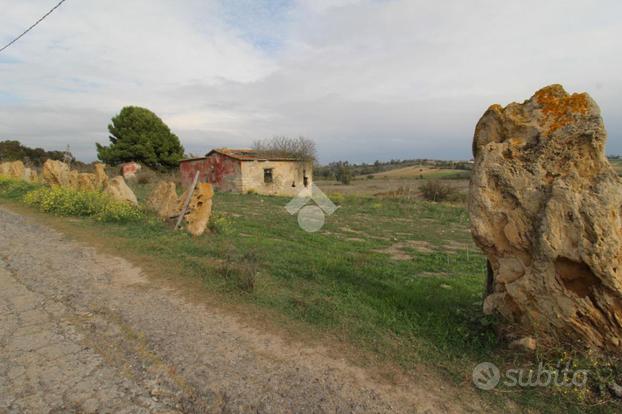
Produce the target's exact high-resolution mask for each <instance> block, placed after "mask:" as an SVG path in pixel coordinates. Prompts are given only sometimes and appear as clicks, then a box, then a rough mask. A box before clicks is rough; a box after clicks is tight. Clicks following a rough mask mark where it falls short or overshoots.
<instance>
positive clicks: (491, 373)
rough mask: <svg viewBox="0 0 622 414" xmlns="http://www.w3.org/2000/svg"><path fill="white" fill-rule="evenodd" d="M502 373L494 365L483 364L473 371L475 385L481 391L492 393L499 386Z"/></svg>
mask: <svg viewBox="0 0 622 414" xmlns="http://www.w3.org/2000/svg"><path fill="white" fill-rule="evenodd" d="M500 379H501V372H500V371H499V368H497V366H496V365H495V364H493V363H490V362H482V363H481V364H478V365H477V366H476V367H475V368H474V369H473V384H475V386H476V387H477V388H479V389H480V390H484V391H490V390H492V389H493V388H495V387H496V386H497V385H498V384H499V380H500Z"/></svg>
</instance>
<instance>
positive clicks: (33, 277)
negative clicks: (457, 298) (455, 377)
mask: <svg viewBox="0 0 622 414" xmlns="http://www.w3.org/2000/svg"><path fill="white" fill-rule="evenodd" d="M148 282H149V279H148V276H147V275H145V274H143V272H141V269H139V268H136V267H134V266H133V265H132V264H131V263H129V262H127V261H126V260H124V259H121V258H117V257H112V256H108V255H103V254H100V253H98V252H96V250H95V249H94V248H91V247H88V246H85V245H82V244H79V243H77V242H74V241H71V240H68V239H67V238H66V237H65V236H63V235H62V234H61V233H59V232H57V231H55V230H52V229H50V228H47V227H44V226H43V225H40V224H37V223H35V221H34V220H33V219H32V218H26V217H22V216H18V215H16V214H14V213H11V212H9V211H8V210H6V209H4V208H0V413H5V412H6V413H22V412H23V413H47V412H52V413H67V412H69V413H71V412H75V413H95V412H98V413H173V412H184V413H204V412H209V413H211V412H223V413H250V412H253V413H304V412H331V413H335V412H338V413H342V412H343V413H348V412H361V413H362V412H416V413H422V412H465V411H473V412H477V411H479V410H481V407H479V406H477V405H473V404H470V407H469V409H467V408H465V404H466V403H465V402H464V400H462V401H460V398H456V397H455V396H454V395H453V391H452V389H450V387H446V388H445V387H443V385H442V384H440V385H439V382H438V381H436V380H435V379H433V378H431V377H429V376H427V375H422V377H421V379H420V380H419V381H418V382H416V383H409V384H403V385H400V386H395V385H387V384H380V383H377V382H374V381H373V380H371V379H370V375H369V373H368V372H366V371H365V370H363V369H360V368H357V367H353V366H350V365H348V364H347V363H346V362H344V360H343V359H338V358H337V356H335V355H332V354H331V350H330V349H323V348H310V347H305V346H304V345H302V344H294V345H291V344H288V343H286V342H285V341H283V340H282V339H281V338H279V337H277V336H275V335H271V334H266V333H262V332H258V331H256V330H255V329H253V328H252V327H249V326H245V325H244V324H243V322H241V321H240V320H238V319H236V317H234V316H232V315H228V314H225V313H224V312H223V311H218V310H215V309H210V308H208V307H207V306H206V305H204V304H197V303H193V302H191V301H188V300H186V299H185V298H184V296H183V294H181V293H179V292H177V291H175V290H173V289H171V288H170V287H166V286H154V283H148Z"/></svg>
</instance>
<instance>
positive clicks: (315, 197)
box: [285, 184, 339, 233]
mask: <svg viewBox="0 0 622 414" xmlns="http://www.w3.org/2000/svg"><path fill="white" fill-rule="evenodd" d="M310 201H313V203H315V204H309V202H310ZM338 208H339V207H337V206H336V205H335V204H334V203H333V202H332V201H330V199H329V198H328V197H327V196H326V194H324V192H323V191H322V190H320V189H319V188H318V187H317V186H316V185H315V184H312V185H311V190H309V189H304V190H302V191H301V192H300V193H298V194H297V195H296V197H294V198H293V199H292V200H291V201H290V202H289V203H287V205H286V206H285V209H286V210H287V212H288V213H289V214H291V215H294V214H296V213H297V214H298V225H299V226H300V228H301V229H303V230H304V231H306V232H309V233H315V232H316V231H318V230H320V229H321V228H322V227H323V226H324V223H325V221H326V216H327V215H329V216H330V215H331V214H333V213H334V212H335V211H336V210H337V209H338Z"/></svg>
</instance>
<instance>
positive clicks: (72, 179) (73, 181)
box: [67, 170, 80, 190]
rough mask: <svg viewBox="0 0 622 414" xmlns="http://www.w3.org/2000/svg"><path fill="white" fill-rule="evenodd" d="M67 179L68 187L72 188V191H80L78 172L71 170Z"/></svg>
mask: <svg viewBox="0 0 622 414" xmlns="http://www.w3.org/2000/svg"><path fill="white" fill-rule="evenodd" d="M67 177H68V182H67V187H69V188H71V189H72V190H79V189H80V183H79V179H80V173H79V172H78V171H77V170H71V171H69V175H68V176H67Z"/></svg>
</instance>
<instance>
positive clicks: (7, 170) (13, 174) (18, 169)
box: [0, 161, 39, 182]
mask: <svg viewBox="0 0 622 414" xmlns="http://www.w3.org/2000/svg"><path fill="white" fill-rule="evenodd" d="M0 175H2V176H5V177H9V178H14V179H16V180H24V181H28V182H37V181H39V177H38V175H37V171H36V170H33V169H31V168H28V167H26V166H25V165H24V163H23V162H21V161H8V162H3V163H0Z"/></svg>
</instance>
